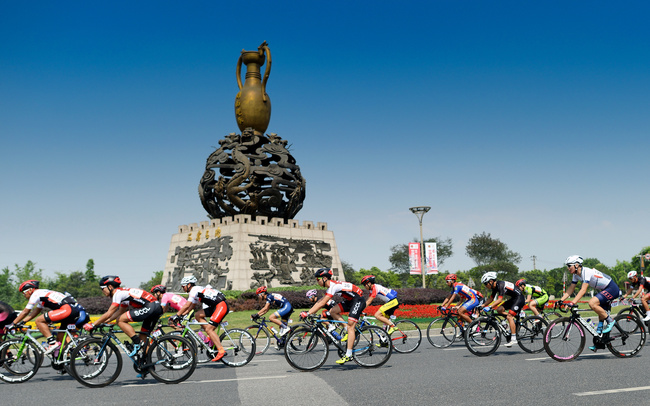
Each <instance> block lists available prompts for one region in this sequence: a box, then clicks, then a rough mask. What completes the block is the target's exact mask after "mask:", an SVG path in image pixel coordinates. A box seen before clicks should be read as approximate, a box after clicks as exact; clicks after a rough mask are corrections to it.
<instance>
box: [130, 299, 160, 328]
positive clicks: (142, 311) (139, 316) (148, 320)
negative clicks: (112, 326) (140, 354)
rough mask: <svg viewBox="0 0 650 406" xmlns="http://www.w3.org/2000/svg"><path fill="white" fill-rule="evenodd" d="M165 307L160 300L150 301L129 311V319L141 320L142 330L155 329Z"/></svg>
mask: <svg viewBox="0 0 650 406" xmlns="http://www.w3.org/2000/svg"><path fill="white" fill-rule="evenodd" d="M162 314H163V308H162V306H161V305H160V302H148V303H147V304H145V305H144V306H142V307H134V308H132V309H131V310H129V311H128V312H127V318H128V319H129V321H141V322H142V331H145V332H148V331H153V329H154V327H155V326H156V322H157V321H158V319H159V318H160V316H162Z"/></svg>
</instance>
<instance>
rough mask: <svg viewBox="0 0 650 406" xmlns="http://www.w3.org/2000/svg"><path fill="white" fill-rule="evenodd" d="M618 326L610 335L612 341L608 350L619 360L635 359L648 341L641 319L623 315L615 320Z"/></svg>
mask: <svg viewBox="0 0 650 406" xmlns="http://www.w3.org/2000/svg"><path fill="white" fill-rule="evenodd" d="M614 320H616V324H615V325H614V328H613V329H612V331H611V332H610V333H609V334H610V335H609V338H610V339H612V341H610V342H609V343H607V349H608V350H609V351H610V352H611V353H612V354H614V355H615V356H617V357H619V358H629V357H633V356H635V355H636V354H638V353H639V351H641V349H642V348H643V345H644V344H645V340H646V332H645V329H644V328H643V324H642V322H641V320H639V318H638V317H637V316H635V315H633V314H622V315H618V316H616V317H615V318H614Z"/></svg>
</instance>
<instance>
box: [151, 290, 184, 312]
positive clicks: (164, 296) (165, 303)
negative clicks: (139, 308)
mask: <svg viewBox="0 0 650 406" xmlns="http://www.w3.org/2000/svg"><path fill="white" fill-rule="evenodd" d="M151 294H152V295H154V296H155V297H156V300H158V301H159V302H160V306H162V308H163V313H165V312H169V311H171V309H174V310H176V311H179V310H181V309H182V308H183V306H185V303H187V299H185V298H184V297H183V296H181V295H177V294H176V293H171V292H167V287H166V286H165V285H156V286H154V287H153V288H151Z"/></svg>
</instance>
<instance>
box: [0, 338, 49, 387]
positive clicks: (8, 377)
mask: <svg viewBox="0 0 650 406" xmlns="http://www.w3.org/2000/svg"><path fill="white" fill-rule="evenodd" d="M23 343H24V346H23ZM21 348H22V352H21ZM19 353H20V356H19V355H18V354H19ZM42 357H43V356H42V355H41V353H40V351H39V350H38V348H37V347H36V344H34V343H33V342H31V341H23V339H22V338H12V339H9V340H6V341H3V342H2V344H0V380H2V381H3V382H7V383H23V382H27V381H29V380H30V379H32V378H33V377H34V375H36V372H38V369H39V368H40V367H41V364H42V362H43V358H42ZM5 371H6V372H5Z"/></svg>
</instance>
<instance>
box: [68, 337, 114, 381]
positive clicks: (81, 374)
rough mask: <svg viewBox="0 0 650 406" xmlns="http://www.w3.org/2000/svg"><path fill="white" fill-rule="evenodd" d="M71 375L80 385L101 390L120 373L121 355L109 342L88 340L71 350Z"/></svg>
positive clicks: (97, 339)
mask: <svg viewBox="0 0 650 406" xmlns="http://www.w3.org/2000/svg"><path fill="white" fill-rule="evenodd" d="M70 371H71V375H72V376H73V377H74V378H75V379H76V380H77V381H79V383H81V384H82V385H85V386H88V387H90V388H101V387H103V386H107V385H110V384H111V383H112V382H113V381H115V379H117V377H118V376H119V375H120V372H121V371H122V355H121V354H120V350H119V349H118V348H117V346H116V345H115V344H113V343H112V342H111V341H107V342H104V339H102V338H88V339H86V340H84V341H82V342H81V343H79V345H77V346H76V347H75V349H74V350H72V354H71V355H70Z"/></svg>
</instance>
